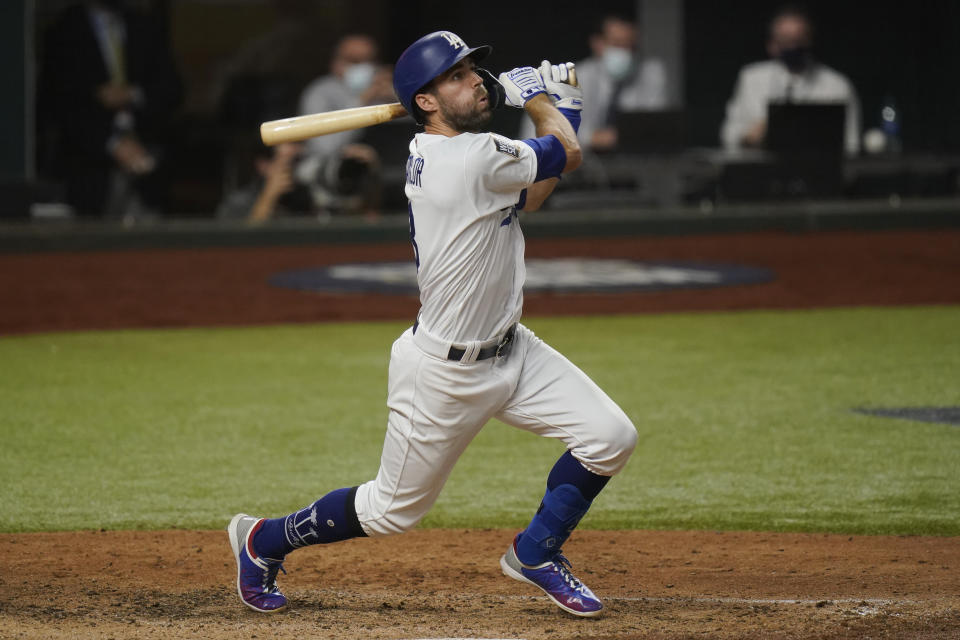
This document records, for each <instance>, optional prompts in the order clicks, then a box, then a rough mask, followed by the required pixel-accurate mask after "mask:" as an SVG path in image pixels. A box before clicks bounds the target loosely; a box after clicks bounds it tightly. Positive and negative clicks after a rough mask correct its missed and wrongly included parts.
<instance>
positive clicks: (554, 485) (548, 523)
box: [517, 451, 610, 566]
mask: <svg viewBox="0 0 960 640" xmlns="http://www.w3.org/2000/svg"><path fill="white" fill-rule="evenodd" d="M609 480H610V478H609V477H608V476H601V475H597V474H596V473H593V472H592V471H589V470H587V469H586V468H585V467H584V466H583V465H582V464H580V462H579V461H578V460H577V459H576V458H574V457H573V455H571V454H570V452H569V451H568V452H566V453H564V454H563V455H562V456H560V459H559V460H557V462H556V464H554V465H553V469H551V470H550V475H549V476H548V477H547V491H546V493H545V494H544V496H543V501H542V502H541V503H540V508H539V509H538V510H537V514H536V515H535V516H533V520H531V521H530V524H529V525H527V528H526V529H524V530H523V533H521V534H520V538H519V539H518V540H517V558H518V559H519V560H520V562H522V563H523V564H525V565H529V566H535V565H539V564H543V563H544V562H547V561H548V560H550V559H551V558H552V557H553V556H555V555H556V554H557V553H559V551H560V548H561V547H562V546H563V543H564V542H566V541H567V538H569V537H570V534H571V533H572V532H573V530H574V529H575V528H576V526H577V524H578V523H579V522H580V520H581V519H582V518H583V516H584V515H585V514H586V513H587V510H588V509H589V508H590V504H591V503H592V502H593V499H594V498H596V497H597V494H599V493H600V491H601V490H602V489H603V487H605V486H606V484H607V482H608V481H609Z"/></svg>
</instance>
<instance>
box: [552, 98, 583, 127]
mask: <svg viewBox="0 0 960 640" xmlns="http://www.w3.org/2000/svg"><path fill="white" fill-rule="evenodd" d="M557 111H559V112H560V113H562V114H563V117H564V118H566V119H567V122H569V123H570V126H571V127H573V132H574V133H580V109H568V108H566V107H561V106H560V105H559V104H557Z"/></svg>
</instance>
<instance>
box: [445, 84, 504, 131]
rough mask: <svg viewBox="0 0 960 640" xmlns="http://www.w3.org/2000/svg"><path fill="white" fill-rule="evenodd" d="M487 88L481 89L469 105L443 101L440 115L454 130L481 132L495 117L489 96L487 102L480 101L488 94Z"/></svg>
mask: <svg viewBox="0 0 960 640" xmlns="http://www.w3.org/2000/svg"><path fill="white" fill-rule="evenodd" d="M486 95H487V91H486V89H481V90H480V91H479V92H478V93H477V94H476V95H475V96H474V100H473V101H471V102H470V103H469V104H467V105H463V106H461V105H456V106H452V105H446V104H444V103H443V102H441V103H440V104H439V107H440V115H441V116H442V117H443V119H444V120H445V121H446V122H447V124H449V125H450V126H451V127H453V129H454V130H456V131H460V132H464V133H479V132H481V131H483V129H484V127H486V126H487V124H488V123H489V122H490V119H491V118H493V110H492V109H491V108H490V100H489V97H488V99H487V102H484V103H481V102H478V100H479V98H480V97H481V96H486Z"/></svg>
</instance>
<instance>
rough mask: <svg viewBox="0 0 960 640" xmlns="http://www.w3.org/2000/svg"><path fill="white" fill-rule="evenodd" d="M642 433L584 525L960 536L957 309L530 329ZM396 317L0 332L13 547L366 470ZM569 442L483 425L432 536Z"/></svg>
mask: <svg viewBox="0 0 960 640" xmlns="http://www.w3.org/2000/svg"><path fill="white" fill-rule="evenodd" d="M528 325H529V326H530V327H531V328H533V329H534V330H535V331H537V332H538V334H539V335H540V336H541V337H543V338H544V339H546V340H547V341H548V342H550V343H551V344H553V345H554V346H556V347H557V348H558V349H560V350H561V351H562V352H564V353H565V354H566V355H567V356H568V357H570V359H571V360H573V361H574V362H576V363H577V364H579V365H580V366H581V367H582V368H583V369H584V370H586V371H587V373H588V374H590V375H591V377H593V378H594V380H596V381H597V382H598V383H599V384H600V385H601V386H602V387H603V388H604V389H606V390H607V392H608V393H609V394H610V395H611V396H612V397H613V398H614V399H615V400H617V402H618V403H620V405H621V406H622V407H623V408H624V410H625V411H626V412H627V413H628V414H629V415H630V416H631V418H632V419H633V420H634V422H635V424H636V425H637V428H638V430H639V432H640V446H639V448H638V450H637V452H636V453H635V454H634V456H633V458H632V459H631V461H630V463H629V465H628V467H627V469H626V470H625V471H624V473H623V474H622V475H621V476H619V477H618V478H616V479H614V480H613V481H612V482H611V483H610V485H609V486H608V487H607V489H606V490H605V491H604V493H603V494H602V495H601V496H600V498H598V500H597V502H596V504H595V506H594V509H593V510H592V511H591V513H590V514H589V515H588V516H587V518H586V519H585V521H584V523H583V526H585V527H591V528H658V529H675V528H679V529H726V530H732V529H738V530H743V529H752V530H780V531H824V532H827V531H829V532H847V533H858V534H867V533H897V534H937V535H958V534H960V472H958V470H960V428H958V427H954V426H949V425H941V424H927V423H922V422H914V421H908V420H895V419H886V418H879V417H870V416H865V415H860V414H855V413H852V412H851V411H850V408H851V407H857V406H865V407H878V406H950V405H954V406H955V405H960V332H958V327H960V307H937V308H910V309H872V308H869V309H847V310H828V311H794V312H748V313H718V314H689V315H657V316H619V317H585V318H567V319H563V318H551V319H546V318H536V319H531V320H529V321H528ZM402 329H403V325H402V324H397V323H368V324H324V325H306V326H283V327H270V328H251V329H217V330H213V329H191V330H172V331H171V330H166V331H124V332H102V333H99V332H98V333H77V334H49V335H37V336H26V337H15V338H4V339H0V436H2V439H3V446H2V447H0V486H2V487H3V489H2V491H0V531H35V530H70V529H80V528H84V529H85V528H100V527H104V528H108V529H115V528H167V527H191V528H193V527H198V528H214V527H221V526H223V525H224V524H225V522H226V520H227V519H228V518H229V517H230V516H231V515H232V514H233V513H235V512H236V511H238V510H247V511H249V512H252V513H259V514H264V515H280V514H283V513H286V512H288V511H291V510H293V509H295V508H298V507H301V506H303V505H305V504H308V503H309V502H311V501H312V500H314V499H315V498H316V497H319V496H320V495H322V494H323V493H325V492H326V491H328V490H331V489H334V488H338V487H341V486H348V485H350V484H357V483H360V482H363V481H365V480H367V479H369V478H371V477H373V475H374V474H375V473H376V470H377V465H378V462H379V455H380V446H381V444H382V438H383V431H384V424H385V421H386V408H385V405H384V403H385V396H386V371H387V359H388V356H389V350H390V344H391V342H392V341H393V339H394V338H395V337H396V335H398V333H399V332H400V331H401V330H402ZM560 453H561V451H560V450H559V449H558V445H557V444H556V443H553V442H548V441H546V440H542V439H539V438H537V437H535V436H532V435H530V434H527V433H525V432H521V431H517V430H514V429H511V428H509V427H507V426H505V425H502V424H499V423H491V424H490V425H489V426H488V427H487V428H486V429H485V430H484V431H483V432H481V434H480V436H479V437H478V438H477V440H476V441H475V442H474V443H473V444H472V445H471V446H470V448H469V449H468V450H467V452H466V454H465V455H464V456H463V458H462V459H461V461H460V463H459V464H458V466H457V468H456V469H455V470H454V473H453V475H452V476H451V479H450V482H449V483H448V485H447V487H446V488H445V489H444V493H443V494H442V495H441V498H440V500H439V502H438V503H437V505H436V506H435V508H434V509H433V511H431V513H430V514H429V515H428V516H427V518H426V520H425V521H424V526H433V527H499V526H510V527H518V526H521V525H523V524H524V523H525V522H526V520H527V519H528V517H529V516H530V514H531V510H532V509H533V508H534V507H535V506H536V504H537V502H538V500H539V497H540V494H541V491H542V487H543V483H544V480H545V477H546V473H547V471H548V469H549V467H550V465H551V464H552V462H553V460H554V459H555V458H556V457H557V456H558V455H559V454H560Z"/></svg>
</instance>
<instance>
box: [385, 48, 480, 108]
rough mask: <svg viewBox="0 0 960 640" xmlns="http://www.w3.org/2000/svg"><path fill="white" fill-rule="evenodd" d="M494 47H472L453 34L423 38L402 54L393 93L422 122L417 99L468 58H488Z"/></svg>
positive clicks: (395, 71) (397, 66)
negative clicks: (423, 89) (417, 110)
mask: <svg viewBox="0 0 960 640" xmlns="http://www.w3.org/2000/svg"><path fill="white" fill-rule="evenodd" d="M491 51H493V47H491V46H489V45H481V46H479V47H473V48H471V47H468V46H467V43H466V42H464V41H463V39H462V38H461V37H460V36H458V35H457V34H455V33H453V32H452V31H434V32H433V33H428V34H427V35H425V36H423V37H422V38H420V39H419V40H417V41H416V42H414V43H413V44H412V45H410V46H409V47H407V50H406V51H404V52H403V53H402V54H400V58H399V59H398V60H397V64H396V66H395V67H394V68H393V90H394V91H395V92H396V94H397V97H398V98H399V99H400V103H401V104H403V106H404V107H405V108H406V109H407V111H408V112H409V113H410V114H411V115H413V117H414V118H415V119H417V120H418V121H419V118H417V115H416V113H415V112H414V110H413V97H414V96H415V95H417V93H418V92H419V91H420V89H422V88H423V87H425V86H426V85H428V84H429V83H430V81H431V80H433V79H434V78H436V77H437V76H439V75H440V74H441V73H443V72H444V71H446V70H447V69H449V68H450V67H452V66H453V65H455V64H457V63H458V62H460V61H461V60H463V59H464V58H466V57H467V56H472V57H473V58H474V59H475V60H482V59H483V58H486V57H487V55H489V54H490V52H491Z"/></svg>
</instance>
